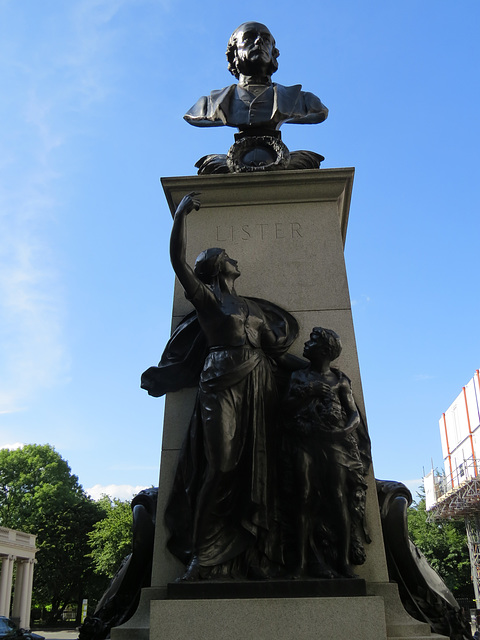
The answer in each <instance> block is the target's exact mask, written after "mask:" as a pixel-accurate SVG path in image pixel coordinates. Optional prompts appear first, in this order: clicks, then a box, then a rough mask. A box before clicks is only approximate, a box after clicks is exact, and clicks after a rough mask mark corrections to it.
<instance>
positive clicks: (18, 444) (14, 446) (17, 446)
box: [0, 442, 25, 451]
mask: <svg viewBox="0 0 480 640" xmlns="http://www.w3.org/2000/svg"><path fill="white" fill-rule="evenodd" d="M24 444H25V443H23V442H14V443H13V444H2V445H0V449H9V450H10V451H13V450H14V449H21V448H22V447H23V446H24Z"/></svg>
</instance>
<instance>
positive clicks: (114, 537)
mask: <svg viewBox="0 0 480 640" xmlns="http://www.w3.org/2000/svg"><path fill="white" fill-rule="evenodd" d="M99 503H100V505H101V507H102V509H103V510H104V511H105V514H106V515H105V517H104V518H103V519H102V520H100V521H99V522H97V523H96V524H94V525H93V530H92V531H90V533H89V534H88V541H89V546H90V549H91V553H90V557H91V558H93V562H94V570H95V572H96V573H97V574H100V575H104V576H107V577H109V578H112V577H113V576H114V575H115V572H116V570H117V569H118V567H119V565H120V563H121V561H122V560H123V558H124V557H125V556H126V555H128V554H129V553H130V552H131V550H132V508H131V506H130V500H124V501H123V500H118V499H117V498H114V499H113V500H110V498H109V497H108V496H103V498H101V500H99Z"/></svg>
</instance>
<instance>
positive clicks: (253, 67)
mask: <svg viewBox="0 0 480 640" xmlns="http://www.w3.org/2000/svg"><path fill="white" fill-rule="evenodd" d="M279 55H280V52H279V51H278V49H277V47H276V46H275V39H274V37H273V36H272V34H271V33H270V31H269V30H268V28H267V27H266V26H265V25H263V24H261V23H259V22H245V23H243V24H242V25H240V26H239V27H238V28H237V29H235V31H234V32H233V34H232V35H231V37H230V40H229V42H228V47H227V60H228V68H229V71H230V72H231V73H232V74H233V75H234V76H235V77H236V78H237V79H238V84H232V85H230V86H228V87H225V88H223V89H220V90H216V91H212V92H211V93H210V95H208V96H202V97H201V98H200V99H199V100H198V101H197V102H196V103H195V104H194V105H193V107H192V108H191V109H190V110H189V111H188V112H187V113H186V114H185V116H184V118H185V120H186V121H187V122H188V123H189V124H192V125H195V126H197V127H220V126H224V125H226V126H228V127H236V128H237V129H238V130H239V131H240V133H239V134H237V135H236V142H235V144H234V145H233V146H232V147H231V149H230V151H229V153H228V154H227V155H224V154H213V155H208V156H204V157H203V158H201V159H200V160H199V161H198V162H197V164H196V166H197V167H198V168H199V173H227V172H239V171H271V170H279V169H287V168H288V169H308V168H318V167H319V166H320V162H321V161H322V160H323V157H322V156H320V155H319V154H316V153H314V152H311V151H299V152H297V151H294V152H292V153H291V154H290V153H289V152H288V149H287V148H286V147H285V145H284V144H283V143H282V142H281V140H280V131H279V129H280V127H281V126H282V124H284V123H293V124H317V123H319V122H323V121H324V120H325V118H326V117H327V115H328V109H327V108H326V107H325V105H323V104H322V102H321V101H320V99H319V98H317V96H315V95H314V94H313V93H309V92H306V91H302V86H301V85H299V84H297V85H293V86H291V87H285V86H283V85H281V84H277V83H274V82H272V74H273V73H274V72H275V71H276V70H277V69H278V63H277V58H278V56H279ZM252 139H253V142H252ZM245 147H248V151H247V152H246V151H245ZM254 147H255V148H256V150H255V152H253V148H254Z"/></svg>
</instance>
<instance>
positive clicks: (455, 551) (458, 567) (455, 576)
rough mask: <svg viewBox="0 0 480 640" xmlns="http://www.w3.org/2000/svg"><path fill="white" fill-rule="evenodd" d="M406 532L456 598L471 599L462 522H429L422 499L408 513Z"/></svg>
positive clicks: (421, 495)
mask: <svg viewBox="0 0 480 640" xmlns="http://www.w3.org/2000/svg"><path fill="white" fill-rule="evenodd" d="M408 532H409V535H410V538H411V539H412V541H413V542H414V543H415V544H416V545H417V547H418V548H419V549H420V550H421V551H422V553H423V554H424V555H425V557H426V558H427V560H428V562H429V563H430V565H431V566H432V567H433V568H434V569H435V571H436V572H437V573H438V574H439V575H440V576H441V577H442V578H443V580H444V582H445V584H446V585H447V587H448V588H449V589H450V591H451V592H452V593H453V594H454V596H455V597H457V598H460V597H463V598H472V597H473V586H472V580H471V569H470V557H469V554H468V542H467V534H466V532H465V523H464V522H463V520H440V521H439V522H428V520H427V511H426V509H425V497H424V496H423V494H422V493H420V494H419V499H418V501H417V503H416V504H414V505H413V506H412V507H410V508H409V510H408Z"/></svg>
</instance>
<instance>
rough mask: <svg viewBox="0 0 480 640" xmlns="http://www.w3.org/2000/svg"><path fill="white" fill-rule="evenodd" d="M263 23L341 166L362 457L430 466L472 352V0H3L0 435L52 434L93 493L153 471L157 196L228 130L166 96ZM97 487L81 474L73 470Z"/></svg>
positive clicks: (163, 279) (188, 90)
mask: <svg viewBox="0 0 480 640" xmlns="http://www.w3.org/2000/svg"><path fill="white" fill-rule="evenodd" d="M245 20H258V21H261V22H264V23H266V24H267V25H268V26H269V28H270V30H271V31H272V33H273V34H274V36H275V38H276V41H277V46H278V48H279V49H280V52H281V55H280V58H279V71H278V72H277V74H276V75H275V80H276V81H278V82H280V83H282V84H286V85H289V84H295V83H302V84H303V86H304V89H306V90H308V91H312V92H314V93H315V94H317V95H318V96H320V98H321V99H322V101H323V102H324V103H325V104H326V105H327V106H328V107H329V109H330V115H329V118H328V120H327V121H326V122H325V123H323V124H321V125H317V126H305V127H300V126H293V125H291V126H290V125H285V127H284V128H283V129H282V135H283V140H284V142H285V143H286V144H287V146H288V147H289V148H291V149H302V148H306V149H311V150H314V151H317V152H319V153H321V154H323V155H324V156H325V158H326V160H325V162H324V164H323V166H324V167H325V168H330V167H349V166H354V167H355V168H356V175H355V183H354V190H353V198H352V205H351V210H350V223H349V229H348V234H347V244H346V252H345V256H346V263H347V271H348V275H349V286H350V295H351V298H352V302H353V313H354V321H355V330H356V337H357V346H358V351H359V358H360V368H361V371H362V381H363V388H364V395H365V401H366V407H367V418H368V423H369V428H370V434H371V438H372V442H373V455H374V466H375V474H376V476H377V477H379V478H382V479H393V480H401V481H403V482H406V483H407V484H408V485H409V486H410V487H411V488H415V487H416V486H417V485H418V484H419V483H420V479H421V477H422V474H423V469H425V471H428V470H429V468H430V467H431V464H432V463H431V460H432V458H433V464H434V465H435V466H441V464H442V460H441V447H440V438H439V432H438V419H439V417H440V415H441V413H442V411H445V410H446V409H447V407H448V406H449V405H450V403H451V402H452V401H453V400H454V399H455V398H456V396H457V395H458V393H459V392H460V390H461V387H462V385H464V384H466V383H467V381H468V380H469V379H470V378H471V377H472V375H473V373H474V371H475V369H477V368H479V366H480V356H479V342H480V340H479V326H478V318H479V310H480V302H479V294H478V291H479V284H478V283H479V273H480V272H479V265H478V250H479V240H480V233H479V230H480V223H479V206H478V187H477V184H478V178H477V176H478V155H479V149H480V125H479V121H480V119H479V113H478V111H479V109H478V104H479V98H480V95H479V94H480V90H479V74H478V68H479V62H480V61H479V50H480V41H479V38H478V25H479V22H480V4H479V3H478V1H477V0H464V1H462V2H459V3H455V4H453V3H451V2H444V1H442V0H422V1H419V0H415V1H414V0H406V1H405V2H402V3H397V2H391V1H389V0H388V1H386V0H377V1H368V0H364V1H362V2H357V1H353V0H327V1H324V2H318V1H310V0H306V1H304V2H302V3H301V4H297V5H292V3H291V2H288V3H287V2H285V1H284V0H277V1H276V2H270V1H265V2H258V1H256V2H253V1H251V0H243V2H241V3H237V4H235V5H234V4H233V3H226V2H216V1H210V2H209V1H206V2H202V3H199V2H193V1H191V0H185V1H182V0H176V1H173V0H71V1H69V2H60V1H59V0H43V1H42V2H38V0H0V66H1V77H2V84H3V86H2V98H1V100H0V139H1V141H2V142H1V147H0V148H1V153H0V173H1V175H0V237H1V238H2V242H1V243H0V446H13V445H15V443H38V444H44V443H47V442H48V443H50V444H52V445H53V446H55V448H56V449H57V451H58V452H59V453H60V454H61V455H62V456H63V457H64V458H65V459H67V460H68V461H69V463H70V466H71V468H72V471H73V472H74V473H75V474H77V475H78V476H79V479H80V482H81V483H82V485H83V486H84V487H85V488H86V489H88V490H91V492H92V494H93V495H95V496H96V495H98V494H99V493H101V492H102V491H105V492H108V493H110V494H112V495H118V496H120V497H125V498H127V497H130V496H131V495H132V494H133V493H134V492H135V490H136V488H142V487H144V486H149V485H152V484H153V485H156V484H157V483H158V466H159V457H160V445H161V431H162V414H163V402H162V401H161V400H157V399H153V398H150V397H148V396H147V394H146V393H145V392H144V391H142V390H141V389H140V388H139V378H140V374H141V372H142V371H143V370H144V369H146V368H147V367H148V366H150V365H152V364H154V363H156V362H157V361H158V359H159V357H160V354H161V351H162V349H163V346H164V343H165V341H166V339H167V337H168V333H169V327H170V311H171V301H172V289H173V273H172V270H171V268H170V265H169V260H168V253H167V248H168V236H169V231H170V225H171V217H170V214H169V211H168V208H167V204H166V200H165V198H164V195H163V192H162V189H161V186H160V182H159V178H160V177H161V176H177V175H192V174H194V173H195V169H194V166H193V165H194V163H195V161H196V160H197V159H198V158H199V157H201V156H202V155H204V154H206V153H210V152H215V151H217V152H222V151H226V150H227V149H228V147H229V146H230V144H231V143H232V141H233V131H232V130H227V128H219V129H215V130H206V129H197V128H194V127H191V126H189V125H188V124H186V123H185V122H184V121H183V119H182V116H183V114H184V113H185V111H186V110H187V109H188V108H189V107H190V106H191V105H192V104H193V103H194V102H195V101H196V100H197V98H198V97H199V96H200V95H203V94H205V93H207V92H209V91H210V90H211V89H214V88H221V87H223V86H226V85H228V84H230V83H231V82H232V77H231V76H230V74H229V73H228V71H227V67H226V61H225V55H224V53H225V48H226V43H227V40H228V37H229V35H230V33H231V32H232V31H233V29H234V28H235V27H236V26H238V25H239V24H240V23H241V22H244V21H245ZM94 487H96V488H95V489H93V488H94Z"/></svg>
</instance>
